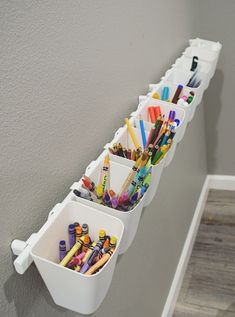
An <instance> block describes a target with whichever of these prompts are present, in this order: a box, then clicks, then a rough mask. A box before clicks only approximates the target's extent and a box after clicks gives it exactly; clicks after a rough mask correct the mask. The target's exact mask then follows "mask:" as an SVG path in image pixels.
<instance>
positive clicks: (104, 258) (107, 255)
mask: <svg viewBox="0 0 235 317" xmlns="http://www.w3.org/2000/svg"><path fill="white" fill-rule="evenodd" d="M114 251H115V249H114V248H112V249H111V250H110V251H108V252H107V253H105V254H104V255H103V256H102V258H101V259H100V260H99V261H98V262H96V263H95V264H94V265H92V266H91V267H90V268H89V270H88V271H87V272H86V273H85V275H92V274H93V273H95V272H96V271H97V270H98V269H100V268H101V267H102V266H103V265H104V264H105V263H106V262H107V261H108V260H109V259H110V257H111V256H112V254H113V253H114Z"/></svg>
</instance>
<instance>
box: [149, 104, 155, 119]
mask: <svg viewBox="0 0 235 317" xmlns="http://www.w3.org/2000/svg"><path fill="white" fill-rule="evenodd" d="M148 112H149V117H150V121H151V122H152V123H155V121H156V118H155V111H154V107H152V106H151V107H148Z"/></svg>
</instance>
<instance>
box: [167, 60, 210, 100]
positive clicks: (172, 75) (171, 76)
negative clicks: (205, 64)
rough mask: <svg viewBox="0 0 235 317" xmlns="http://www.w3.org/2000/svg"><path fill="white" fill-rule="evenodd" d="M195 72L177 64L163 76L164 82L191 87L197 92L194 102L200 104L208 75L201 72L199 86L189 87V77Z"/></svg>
mask: <svg viewBox="0 0 235 317" xmlns="http://www.w3.org/2000/svg"><path fill="white" fill-rule="evenodd" d="M193 73H194V72H192V71H190V70H185V69H182V68H180V67H177V66H173V67H172V68H171V69H169V70H168V71H167V72H166V74H165V75H164V76H163V77H162V78H161V80H162V81H163V82H171V83H174V84H177V85H179V84H182V85H184V86H185V87H187V88H190V90H191V91H193V92H194V93H195V100H194V102H195V103H196V105H197V106H198V105H199V104H200V103H201V101H202V96H203V92H204V90H205V84H206V80H207V78H206V76H205V74H203V73H201V72H199V73H198V78H200V79H201V84H200V85H199V86H198V87H196V88H195V87H188V86H186V85H187V83H188V81H189V79H190V78H191V76H192V75H193Z"/></svg>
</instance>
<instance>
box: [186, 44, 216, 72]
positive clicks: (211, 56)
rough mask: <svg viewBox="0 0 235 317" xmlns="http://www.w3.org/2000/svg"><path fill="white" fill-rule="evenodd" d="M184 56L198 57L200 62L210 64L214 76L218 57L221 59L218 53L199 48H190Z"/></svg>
mask: <svg viewBox="0 0 235 317" xmlns="http://www.w3.org/2000/svg"><path fill="white" fill-rule="evenodd" d="M183 55H184V56H188V57H193V56H198V58H199V60H202V61H205V62H208V63H210V64H211V68H212V76H214V73H215V69H216V65H217V61H218V57H219V55H218V53H217V52H216V51H211V50H207V49H205V48H201V47H197V46H189V47H188V48H186V50H185V51H184V52H183Z"/></svg>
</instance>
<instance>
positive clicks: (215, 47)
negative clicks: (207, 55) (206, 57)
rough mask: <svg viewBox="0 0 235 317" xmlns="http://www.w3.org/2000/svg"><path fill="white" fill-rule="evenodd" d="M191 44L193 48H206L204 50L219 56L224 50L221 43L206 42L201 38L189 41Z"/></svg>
mask: <svg viewBox="0 0 235 317" xmlns="http://www.w3.org/2000/svg"><path fill="white" fill-rule="evenodd" d="M189 44H190V46H192V47H200V48H204V49H207V50H210V51H214V52H217V54H218V55H219V53H220V50H221V48H222V45H221V44H220V43H219V42H214V41H209V40H204V39H200V38H196V39H191V40H189Z"/></svg>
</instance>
